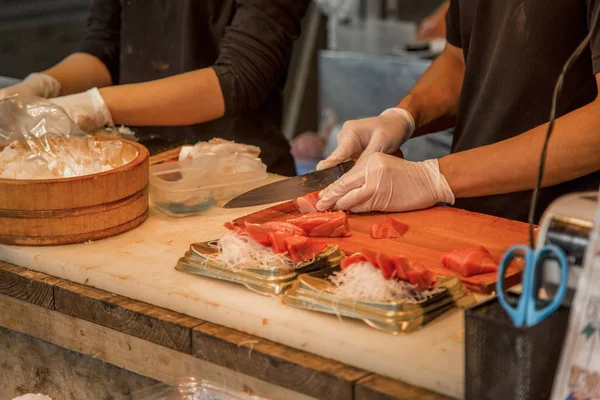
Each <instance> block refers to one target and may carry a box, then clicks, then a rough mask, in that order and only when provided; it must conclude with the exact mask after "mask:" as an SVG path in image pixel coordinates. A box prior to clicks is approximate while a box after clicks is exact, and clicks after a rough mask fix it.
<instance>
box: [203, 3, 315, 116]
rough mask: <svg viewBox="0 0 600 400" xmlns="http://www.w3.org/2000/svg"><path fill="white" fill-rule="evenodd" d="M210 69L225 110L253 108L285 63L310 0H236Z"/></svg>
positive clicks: (236, 111)
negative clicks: (219, 90) (219, 87)
mask: <svg viewBox="0 0 600 400" xmlns="http://www.w3.org/2000/svg"><path fill="white" fill-rule="evenodd" d="M236 3H237V9H236V12H235V14H234V16H233V20H232V22H231V25H230V26H229V27H227V29H226V31H225V35H224V37H223V39H222V40H221V43H220V45H219V56H218V58H217V61H216V62H215V65H214V66H213V68H214V70H215V71H216V73H217V76H218V77H219V82H220V84H221V90H222V91H223V97H224V99H225V115H236V114H240V113H243V112H245V111H249V110H254V109H257V108H258V107H259V106H260V105H261V104H262V103H263V102H264V101H265V99H266V98H267V96H268V94H269V92H270V91H271V89H272V88H273V86H274V85H275V84H276V83H277V81H278V80H279V79H280V78H281V76H282V75H283V74H284V73H285V70H286V68H287V67H288V65H289V60H290V56H291V52H292V44H293V42H294V40H295V39H296V38H298V36H299V35H300V31H301V29H302V18H303V17H304V14H305V13H306V10H307V8H308V4H309V3H310V1H309V0H238V1H237V2H236Z"/></svg>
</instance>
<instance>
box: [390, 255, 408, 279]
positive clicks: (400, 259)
mask: <svg viewBox="0 0 600 400" xmlns="http://www.w3.org/2000/svg"><path fill="white" fill-rule="evenodd" d="M392 262H393V263H394V267H395V268H396V278H398V279H400V280H403V281H408V280H409V279H408V271H409V270H410V264H409V263H408V259H407V258H406V257H404V256H396V257H392Z"/></svg>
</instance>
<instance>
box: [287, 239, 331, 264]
mask: <svg viewBox="0 0 600 400" xmlns="http://www.w3.org/2000/svg"><path fill="white" fill-rule="evenodd" d="M284 241H285V246H286V248H287V251H288V256H289V257H290V259H291V260H292V261H293V262H295V263H301V262H304V261H309V260H312V259H314V258H315V257H316V256H317V255H318V254H319V253H320V252H322V251H323V250H324V249H325V247H327V244H325V243H315V242H313V241H311V240H310V239H309V238H307V237H305V236H289V237H286V238H285V239H284Z"/></svg>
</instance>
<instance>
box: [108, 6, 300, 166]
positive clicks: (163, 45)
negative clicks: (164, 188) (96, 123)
mask: <svg viewBox="0 0 600 400" xmlns="http://www.w3.org/2000/svg"><path fill="white" fill-rule="evenodd" d="M120 3H121V7H122V10H121V28H120V32H121V34H120V42H121V43H120V62H119V72H118V77H119V82H118V83H119V84H128V83H139V82H145V81H150V80H155V79H160V78H165V77H168V76H172V75H176V74H181V73H185V72H189V71H193V70H197V69H201V68H206V67H210V66H212V65H213V64H214V62H215V60H216V59H217V57H218V49H219V42H220V40H221V38H222V37H223V35H224V33H225V29H226V27H227V26H228V25H229V23H230V22H231V19H232V17H233V14H234V13H235V7H236V2H235V1H234V0H176V1H173V0H121V1H120ZM284 75H285V74H284ZM285 78H286V77H285V76H283V77H282V78H281V79H280V81H279V82H277V84H276V85H274V87H273V89H272V90H271V91H270V94H269V96H268V97H267V99H266V101H265V102H264V103H263V104H262V105H261V106H260V107H259V108H258V109H257V110H255V111H252V112H249V113H246V114H244V115H238V116H234V117H223V118H221V119H219V120H215V121H211V122H207V123H203V124H199V125H193V126H182V127H134V128H133V129H134V131H135V132H136V134H137V136H138V137H139V138H140V142H141V143H142V144H144V145H146V146H147V147H148V148H149V149H150V151H151V153H157V152H160V151H164V150H166V149H169V148H174V147H176V146H179V145H183V144H194V143H196V142H198V141H207V140H210V139H212V138H213V137H220V138H224V139H227V140H234V141H236V142H239V143H245V144H251V145H255V146H258V147H260V148H261V151H262V152H261V158H262V160H263V162H264V163H265V164H266V165H267V167H268V170H269V171H270V172H273V173H278V174H281V175H286V176H292V175H295V174H296V170H295V167H294V161H293V158H292V156H291V154H290V147H289V143H288V141H287V140H286V139H285V137H284V136H283V134H282V133H281V129H280V126H281V122H282V112H283V100H282V91H283V86H284V84H285ZM156 96H160V93H156Z"/></svg>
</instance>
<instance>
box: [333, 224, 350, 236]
mask: <svg viewBox="0 0 600 400" xmlns="http://www.w3.org/2000/svg"><path fill="white" fill-rule="evenodd" d="M348 236H352V234H351V233H350V232H349V229H348V227H347V226H345V225H340V226H338V227H337V228H335V229H334V230H333V232H331V236H330V237H348Z"/></svg>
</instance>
